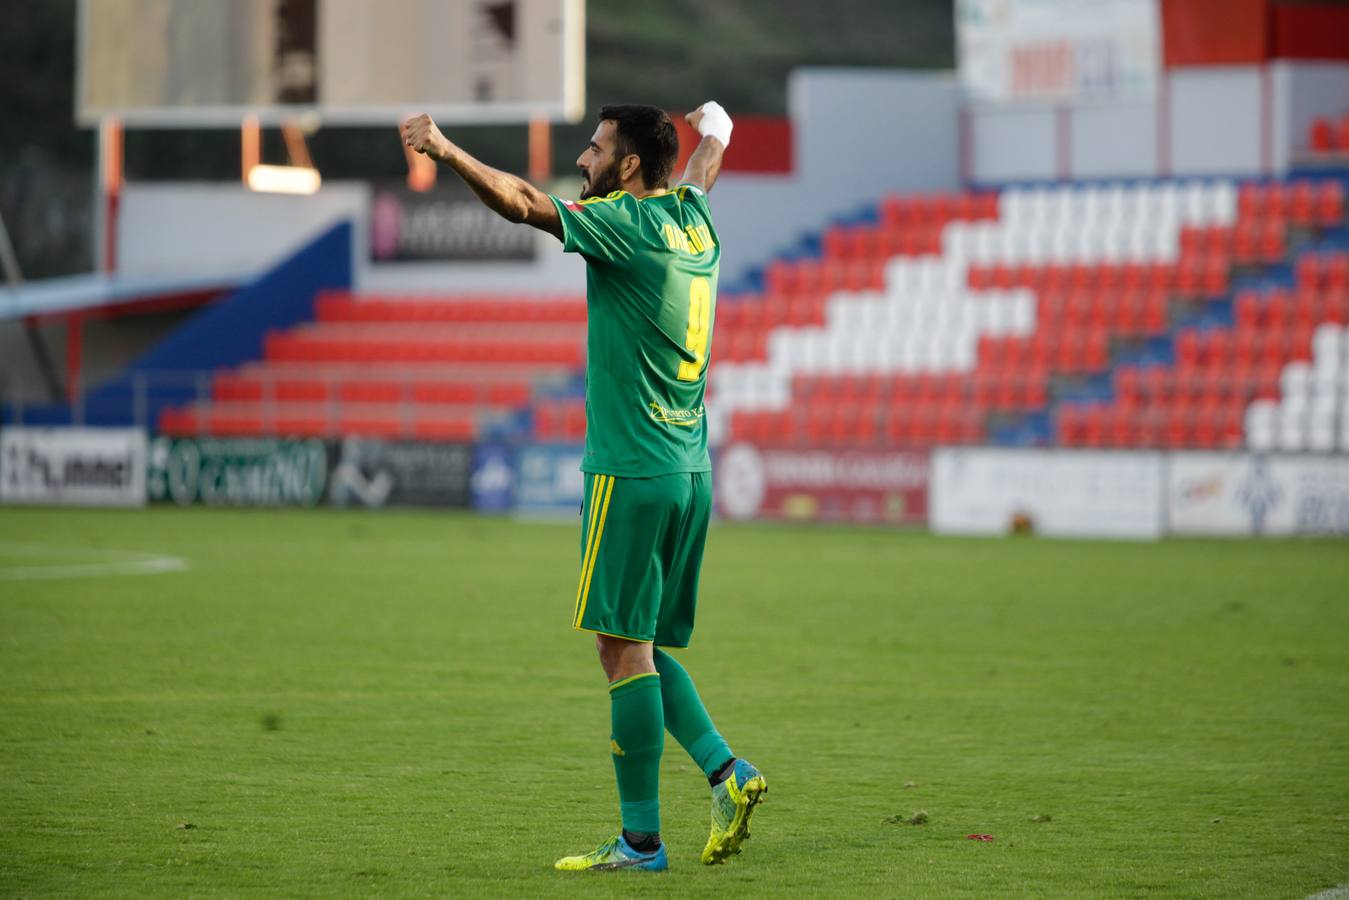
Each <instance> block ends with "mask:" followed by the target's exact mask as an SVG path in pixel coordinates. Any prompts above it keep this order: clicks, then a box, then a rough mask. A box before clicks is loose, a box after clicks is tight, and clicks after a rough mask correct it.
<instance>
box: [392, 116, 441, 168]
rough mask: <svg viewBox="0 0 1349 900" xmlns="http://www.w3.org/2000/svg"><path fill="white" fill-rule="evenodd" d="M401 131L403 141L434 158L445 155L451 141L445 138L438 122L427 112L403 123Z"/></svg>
mask: <svg viewBox="0 0 1349 900" xmlns="http://www.w3.org/2000/svg"><path fill="white" fill-rule="evenodd" d="M401 131H402V133H403V143H405V144H407V145H408V146H409V147H411V148H412V149H413V150H416V151H417V152H418V153H425V154H426V155H427V156H429V157H431V158H432V159H440V158H441V157H443V156H444V155H445V153H446V151H447V148H448V146H449V143H450V142H449V141H447V140H445V135H443V134H441V133H440V129H439V128H437V127H436V123H435V122H434V121H432V119H431V117H430V116H428V115H427V114H426V113H421V114H420V115H416V116H413V117H411V118H410V119H408V120H407V121H406V122H404V123H403V127H402V129H401Z"/></svg>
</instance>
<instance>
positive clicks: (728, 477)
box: [714, 443, 929, 525]
mask: <svg viewBox="0 0 1349 900" xmlns="http://www.w3.org/2000/svg"><path fill="white" fill-rule="evenodd" d="M928 462H929V458H928V454H927V453H919V452H912V451H903V450H889V451H887V450H827V449H811V448H799V447H793V448H785V447H761V446H757V445H754V444H747V443H736V444H732V445H730V446H729V447H726V448H725V449H724V450H722V452H721V453H720V454H719V456H718V457H717V465H716V473H715V474H716V477H715V478H714V483H715V485H716V498H717V510H718V512H719V513H720V514H721V515H722V516H724V517H726V518H728V519H769V520H779V521H783V520H786V521H804V522H848V523H853V524H870V525H921V524H924V523H925V522H926V521H927V485H928Z"/></svg>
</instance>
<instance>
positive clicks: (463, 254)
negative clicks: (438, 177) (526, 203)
mask: <svg viewBox="0 0 1349 900" xmlns="http://www.w3.org/2000/svg"><path fill="white" fill-rule="evenodd" d="M457 182H458V179H453V180H449V181H446V182H445V183H443V184H440V185H437V186H436V187H435V188H434V189H432V190H430V191H427V192H425V193H422V192H418V191H413V190H410V189H408V188H406V187H380V188H377V189H376V190H375V191H374V193H373V194H372V196H371V201H370V202H371V207H370V258H371V259H372V260H373V261H375V262H426V261H436V262H439V261H445V260H453V261H461V262H462V261H484V262H500V261H510V262H513V261H520V260H532V259H533V258H534V248H535V236H536V233H535V231H534V229H532V228H521V227H520V226H519V225H514V224H512V223H510V222H508V221H506V220H505V219H503V218H501V216H499V215H497V214H496V213H494V212H492V211H491V210H490V209H488V208H487V207H485V206H483V205H482V201H480V200H479V199H478V198H477V197H475V196H474V195H473V193H472V192H471V191H469V190H468V188H466V187H464V186H463V185H462V184H458V183H457Z"/></svg>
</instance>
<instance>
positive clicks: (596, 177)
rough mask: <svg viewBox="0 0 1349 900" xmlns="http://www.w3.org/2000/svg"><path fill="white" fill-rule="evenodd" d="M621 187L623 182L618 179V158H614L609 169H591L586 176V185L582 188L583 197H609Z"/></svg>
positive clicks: (585, 198) (584, 198)
mask: <svg viewBox="0 0 1349 900" xmlns="http://www.w3.org/2000/svg"><path fill="white" fill-rule="evenodd" d="M621 187H622V183H621V182H620V181H619V180H618V160H614V161H613V162H612V163H611V164H610V165H609V167H608V168H607V169H601V170H599V171H596V170H594V169H591V170H590V174H589V175H588V176H586V182H585V187H583V188H582V189H581V199H582V200H589V199H590V198H591V197H607V196H609V195H610V194H612V193H613V192H614V191H616V190H618V189H619V188H621Z"/></svg>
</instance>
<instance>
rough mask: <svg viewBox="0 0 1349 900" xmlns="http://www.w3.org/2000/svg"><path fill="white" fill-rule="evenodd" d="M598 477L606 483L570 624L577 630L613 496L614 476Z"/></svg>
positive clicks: (588, 595) (584, 608) (588, 593)
mask: <svg viewBox="0 0 1349 900" xmlns="http://www.w3.org/2000/svg"><path fill="white" fill-rule="evenodd" d="M600 477H602V478H607V479H608V482H607V484H606V485H605V488H604V503H603V505H602V508H601V509H600V521H599V524H598V525H597V526H595V539H594V541H593V543H592V544H591V547H590V554H589V556H590V559H589V561H588V564H587V565H586V567H585V571H584V572H582V576H583V577H582V580H581V599H580V601H579V603H578V604H577V607H576V620H575V621H574V622H572V625H573V626H575V627H578V628H579V627H580V625H581V618H582V617H583V616H584V615H585V612H586V600H588V599H589V598H590V578H591V576H592V575H594V574H595V560H596V559H597V558H598V557H599V555H600V541H602V540H603V539H604V520H605V519H607V518H608V517H609V499H610V498H611V497H613V495H614V476H612V475H603V476H600Z"/></svg>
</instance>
